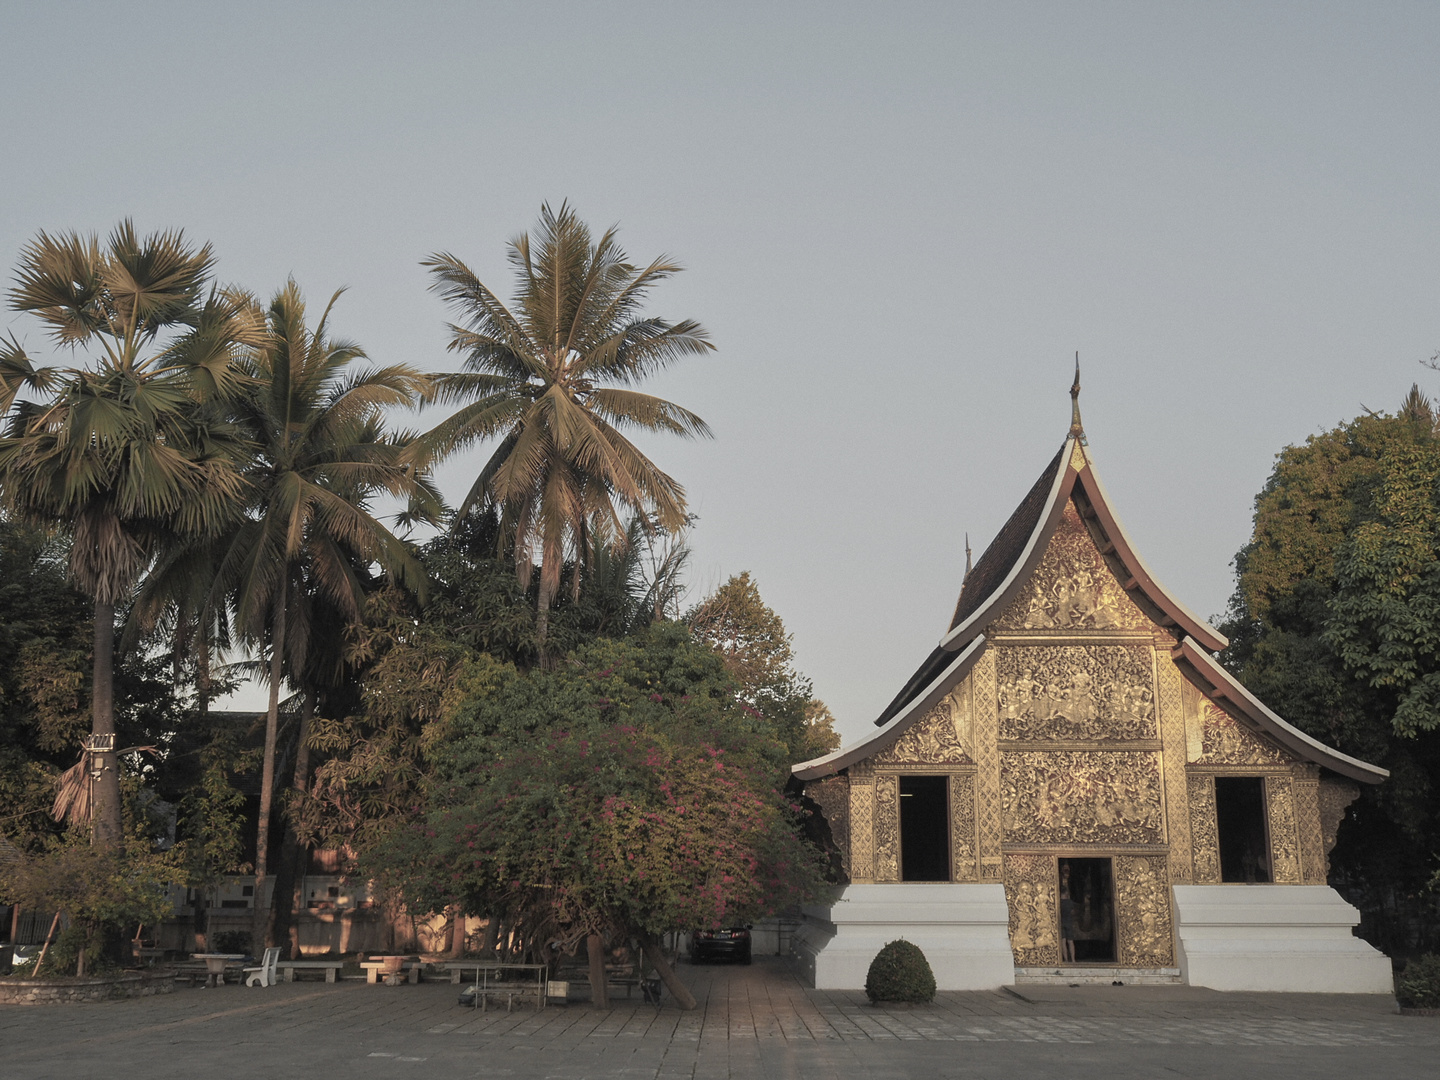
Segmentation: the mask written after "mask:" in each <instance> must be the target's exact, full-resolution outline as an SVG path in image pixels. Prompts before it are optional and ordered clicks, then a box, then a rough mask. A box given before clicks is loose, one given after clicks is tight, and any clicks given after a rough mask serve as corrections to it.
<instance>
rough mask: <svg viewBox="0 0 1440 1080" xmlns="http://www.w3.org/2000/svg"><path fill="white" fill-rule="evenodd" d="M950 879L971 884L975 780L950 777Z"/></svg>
mask: <svg viewBox="0 0 1440 1080" xmlns="http://www.w3.org/2000/svg"><path fill="white" fill-rule="evenodd" d="M950 875H951V877H952V878H953V880H955V881H974V880H976V876H977V875H976V873H975V778H974V777H973V776H966V775H964V774H954V775H952V776H951V777H950Z"/></svg>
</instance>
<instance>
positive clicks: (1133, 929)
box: [1115, 855, 1175, 968]
mask: <svg viewBox="0 0 1440 1080" xmlns="http://www.w3.org/2000/svg"><path fill="white" fill-rule="evenodd" d="M1165 865H1166V860H1165V858H1164V857H1163V856H1159V855H1156V856H1143V855H1142V856H1131V855H1121V856H1118V857H1117V858H1116V859H1115V907H1116V910H1117V912H1118V915H1119V920H1120V926H1119V930H1120V933H1119V939H1120V940H1119V941H1118V942H1117V946H1118V949H1119V954H1120V963H1121V964H1122V965H1123V966H1124V967H1137V968H1150V967H1172V966H1174V963H1175V946H1174V933H1173V931H1172V930H1171V916H1170V885H1169V882H1168V881H1167V880H1166V875H1165Z"/></svg>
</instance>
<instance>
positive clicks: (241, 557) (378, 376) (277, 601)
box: [216, 281, 440, 934]
mask: <svg viewBox="0 0 1440 1080" xmlns="http://www.w3.org/2000/svg"><path fill="white" fill-rule="evenodd" d="M339 297H340V293H339V292H337V293H335V295H334V296H332V297H331V299H330V303H329V304H328V305H327V306H326V308H325V312H324V314H323V315H322V316H321V318H320V321H319V323H318V324H317V325H316V327H315V328H314V329H313V330H311V329H309V328H307V326H306V324H305V319H306V309H305V301H304V298H303V296H302V295H301V292H300V289H299V287H298V286H297V285H296V284H295V282H294V281H291V282H289V283H288V284H287V285H286V286H285V287H284V288H283V289H281V290H280V291H279V292H278V293H276V294H275V297H274V299H273V300H272V301H271V302H270V306H269V308H268V309H267V310H266V312H265V318H266V324H267V326H268V332H267V334H266V337H265V340H264V343H263V344H262V345H261V346H260V347H258V348H256V349H254V350H253V351H252V352H251V354H250V355H249V357H248V359H247V361H246V363H245V365H244V367H245V373H246V375H247V377H248V381H249V388H248V390H247V392H246V393H245V395H244V396H243V397H242V399H241V401H240V404H239V407H238V412H239V422H240V424H241V426H242V427H243V428H244V429H245V430H246V431H247V432H248V433H249V437H250V438H251V439H252V440H253V442H254V443H255V445H256V448H257V452H256V458H255V461H254V465H253V467H252V469H251V470H250V473H249V480H250V483H251V484H252V487H253V493H254V497H253V501H252V504H251V510H250V512H249V514H248V515H247V517H246V520H245V521H244V522H243V523H242V524H240V526H239V527H238V528H237V529H236V530H235V533H234V535H233V537H232V538H231V540H230V543H229V544H228V547H227V550H226V551H225V553H224V556H223V558H222V559H221V563H220V568H219V573H218V575H217V578H216V580H217V583H218V584H217V587H218V588H221V589H224V590H225V591H226V593H227V594H228V595H229V596H230V597H232V602H233V604H234V609H235V616H236V619H235V621H236V625H237V627H238V629H239V631H240V632H241V633H242V634H244V635H246V636H247V637H248V639H249V640H251V641H253V642H256V643H260V644H264V643H266V642H268V645H269V651H270V658H269V670H268V681H269V690H270V697H269V703H268V707H267V711H266V719H265V753H264V758H263V765H262V777H261V787H260V819H259V822H258V833H257V845H256V859H255V875H256V880H255V896H256V928H257V932H258V933H261V934H263V933H264V931H265V926H266V923H267V922H268V914H269V911H268V908H267V907H266V905H265V904H264V903H263V901H262V899H261V897H262V895H263V889H264V885H265V879H266V875H267V873H268V860H269V837H270V818H271V803H272V798H273V794H274V790H275V747H276V738H277V732H278V725H279V703H280V684H281V682H282V681H285V680H286V678H287V676H288V678H289V680H290V682H291V684H292V686H293V685H296V684H303V683H304V680H305V673H306V672H307V670H311V668H310V665H309V663H308V661H309V654H310V652H311V641H310V633H311V630H312V628H313V627H314V626H315V625H316V622H317V611H316V609H317V605H330V606H332V607H334V608H336V609H338V610H339V612H340V613H341V614H342V615H343V616H344V617H346V618H348V619H351V620H355V619H358V618H359V617H360V613H361V609H362V606H363V602H364V599H365V596H366V593H367V587H368V585H369V583H370V574H369V568H370V567H372V566H377V565H378V566H379V567H380V568H381V569H382V570H383V571H385V572H386V573H388V574H389V575H390V576H391V577H392V578H393V579H394V580H396V581H398V582H400V583H401V584H405V585H408V586H410V587H411V588H413V589H415V590H417V591H418V590H419V589H420V588H421V587H422V584H423V573H422V571H421V569H420V566H419V563H418V562H417V560H416V559H415V557H414V555H413V554H412V553H411V551H410V550H409V548H408V547H407V546H406V545H405V544H404V543H403V542H402V541H400V540H399V539H397V538H396V537H395V536H394V535H393V534H392V533H391V532H390V530H389V529H387V528H386V527H385V526H384V525H383V524H381V522H380V521H379V520H378V518H376V517H375V515H374V513H373V512H372V504H373V502H374V501H375V499H376V498H378V497H382V496H389V497H391V498H394V499H398V500H402V501H404V503H405V504H406V508H407V512H408V513H410V514H411V515H412V516H413V517H421V518H425V517H436V518H438V515H439V511H440V498H439V495H438V493H437V492H436V491H435V490H434V488H433V486H432V485H431V482H430V480H429V478H428V476H427V474H426V473H425V471H424V470H423V469H420V468H417V467H416V466H415V465H414V464H413V463H411V461H410V458H409V455H408V443H409V437H408V436H399V435H390V434H387V433H386V431H385V429H384V421H383V410H384V409H386V408H387V407H391V406H403V407H407V408H409V407H413V406H414V405H415V404H416V403H417V402H418V400H419V399H420V397H421V396H422V395H423V394H424V393H425V392H426V391H427V389H428V381H427V378H426V376H424V375H422V374H421V373H420V372H418V371H416V370H414V369H413V368H410V367H406V366H404V365H393V366H390V367H382V368H371V369H368V370H362V371H356V370H354V368H353V364H354V363H355V362H356V361H360V360H363V359H365V353H364V351H363V350H362V349H361V348H360V347H359V346H358V345H357V344H355V343H354V342H350V341H343V340H332V339H331V338H330V337H329V336H328V329H327V324H328V322H329V318H330V311H331V309H332V308H333V307H334V305H335V302H336V300H338V299H339ZM301 689H302V691H304V690H305V689H306V688H305V687H304V686H303V685H301ZM301 736H302V739H303V736H304V733H303V732H302V733H301Z"/></svg>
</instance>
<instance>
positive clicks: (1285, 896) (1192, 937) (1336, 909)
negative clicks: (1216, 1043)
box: [1174, 885, 1395, 994]
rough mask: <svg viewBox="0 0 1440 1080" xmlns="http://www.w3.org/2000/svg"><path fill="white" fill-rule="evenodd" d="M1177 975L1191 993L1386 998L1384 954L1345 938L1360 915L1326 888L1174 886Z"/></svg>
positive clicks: (1389, 980)
mask: <svg viewBox="0 0 1440 1080" xmlns="http://www.w3.org/2000/svg"><path fill="white" fill-rule="evenodd" d="M1174 889H1175V923H1176V931H1177V934H1178V937H1179V952H1180V955H1179V960H1180V974H1181V978H1182V979H1183V981H1184V982H1187V983H1189V984H1190V985H1191V986H1208V987H1211V988H1213V989H1215V990H1271V991H1289V992H1298V993H1311V994H1390V993H1393V992H1394V989H1395V987H1394V977H1393V975H1392V973H1391V968H1390V960H1389V959H1388V958H1387V957H1386V956H1385V954H1384V953H1382V952H1380V951H1379V950H1378V949H1376V948H1374V947H1373V946H1371V945H1369V944H1368V943H1366V942H1364V941H1362V940H1361V939H1360V938H1357V937H1355V936H1354V934H1353V933H1351V928H1352V927H1354V926H1355V925H1357V924H1358V923H1359V922H1360V912H1358V911H1357V910H1355V908H1353V907H1351V906H1350V905H1349V904H1347V903H1346V902H1345V901H1344V900H1343V899H1342V898H1341V896H1340V894H1339V893H1337V892H1336V891H1335V890H1334V889H1332V888H1330V887H1329V886H1327V885H1176V886H1174Z"/></svg>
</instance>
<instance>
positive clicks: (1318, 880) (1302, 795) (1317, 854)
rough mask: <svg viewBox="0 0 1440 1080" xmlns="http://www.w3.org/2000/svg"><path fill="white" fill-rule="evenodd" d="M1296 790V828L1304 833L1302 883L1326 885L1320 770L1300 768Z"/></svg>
mask: <svg viewBox="0 0 1440 1080" xmlns="http://www.w3.org/2000/svg"><path fill="white" fill-rule="evenodd" d="M1292 781H1293V783H1294V791H1295V828H1296V830H1297V831H1298V832H1299V834H1300V880H1301V881H1303V882H1304V883H1305V884H1306V885H1324V884H1325V880H1326V876H1327V874H1326V871H1327V867H1326V865H1325V841H1324V840H1323V839H1322V838H1321V836H1320V770H1319V769H1317V768H1315V767H1314V766H1313V765H1303V766H1297V767H1296V768H1295V772H1294V774H1293V776H1292Z"/></svg>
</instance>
